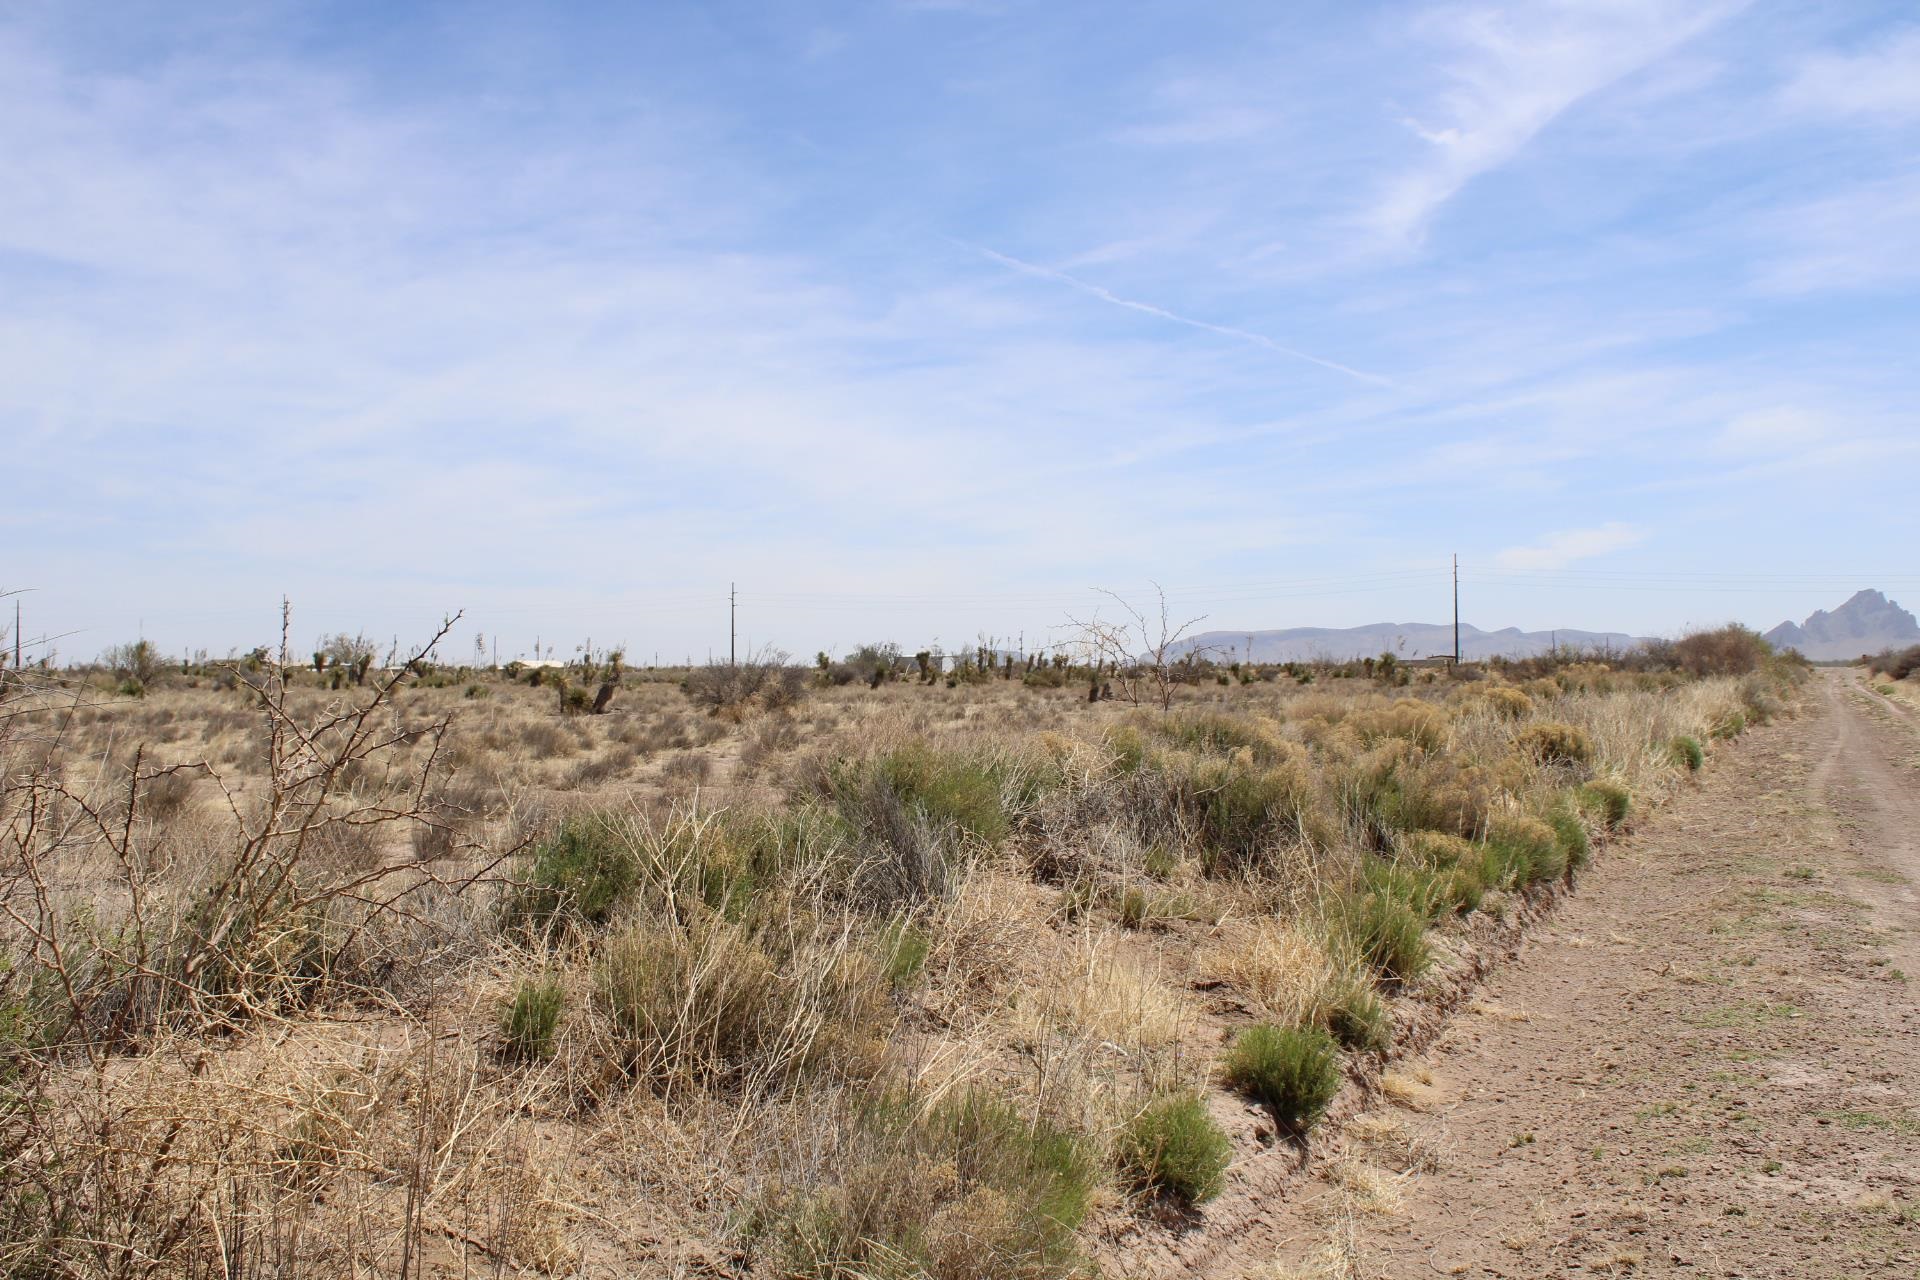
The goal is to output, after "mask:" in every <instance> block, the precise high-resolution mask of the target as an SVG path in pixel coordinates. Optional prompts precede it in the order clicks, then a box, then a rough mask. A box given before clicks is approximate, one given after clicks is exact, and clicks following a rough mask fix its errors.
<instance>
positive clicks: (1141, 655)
mask: <svg viewBox="0 0 1920 1280" xmlns="http://www.w3.org/2000/svg"><path fill="white" fill-rule="evenodd" d="M1094 590H1095V591H1096V592H1098V593H1099V594H1100V595H1103V596H1105V597H1107V598H1108V599H1109V600H1111V601H1113V602H1114V603H1115V604H1117V605H1119V606H1120V608H1121V610H1122V611H1123V612H1124V613H1125V614H1126V615H1127V617H1128V619H1130V622H1108V621H1106V620H1104V619H1102V618H1101V617H1100V614H1099V612H1098V611H1097V610H1096V611H1095V612H1094V613H1093V614H1092V615H1091V616H1089V617H1087V618H1085V619H1080V618H1074V617H1069V618H1068V619H1067V621H1068V623H1069V625H1071V626H1073V627H1074V628H1075V629H1076V630H1077V631H1078V632H1079V638H1080V644H1081V646H1082V648H1084V649H1085V650H1086V651H1087V653H1088V655H1089V657H1090V658H1091V659H1092V660H1093V664H1094V668H1095V678H1096V679H1098V678H1099V677H1100V676H1101V675H1102V674H1107V673H1110V674H1111V679H1112V683H1113V684H1114V685H1115V686H1116V687H1117V688H1118V690H1119V697H1120V698H1121V699H1122V700H1124V701H1126V702H1130V703H1133V704H1135V705H1138V704H1139V703H1140V702H1141V701H1142V695H1143V691H1142V686H1143V685H1145V686H1146V687H1147V692H1149V693H1150V695H1151V697H1152V698H1153V700H1154V701H1155V702H1156V703H1158V704H1159V706H1160V709H1161V710H1162V711H1166V710H1168V709H1170V708H1171V707H1172V706H1173V686H1174V685H1175V683H1177V682H1176V681H1175V679H1174V670H1173V663H1172V662H1171V661H1170V660H1169V658H1168V654H1169V653H1171V652H1172V650H1173V649H1174V647H1175V646H1177V645H1178V644H1179V643H1180V641H1181V640H1182V639H1183V638H1185V636H1186V635H1187V633H1188V632H1190V631H1191V630H1192V629H1193V628H1194V627H1196V626H1198V625H1199V624H1200V623H1202V622H1204V621H1206V615H1205V614H1202V615H1200V616H1199V617H1197V618H1189V619H1188V620H1187V621H1185V622H1182V623H1181V624H1180V625H1179V626H1174V625H1173V622H1172V615H1171V613H1170V612H1169V610H1168V608H1167V593H1166V590H1165V588H1163V587H1161V585H1160V584H1159V583H1158V582H1155V583H1154V584H1153V590H1154V595H1155V597H1156V599H1157V614H1156V616H1153V617H1149V615H1148V614H1147V613H1145V612H1143V611H1142V610H1141V609H1140V608H1139V607H1138V606H1137V605H1135V604H1134V603H1133V602H1132V601H1130V600H1128V599H1126V598H1125V597H1124V596H1121V595H1120V594H1119V593H1118V592H1115V591H1110V590H1108V589H1106V588H1105V587H1095V588H1094ZM1196 652H1198V651H1196Z"/></svg>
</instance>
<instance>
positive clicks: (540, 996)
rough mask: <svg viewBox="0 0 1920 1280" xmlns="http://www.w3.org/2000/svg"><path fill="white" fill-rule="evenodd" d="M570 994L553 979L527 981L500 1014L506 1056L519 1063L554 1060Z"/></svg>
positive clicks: (524, 981) (519, 987) (515, 989)
mask: <svg viewBox="0 0 1920 1280" xmlns="http://www.w3.org/2000/svg"><path fill="white" fill-rule="evenodd" d="M566 1003H567V994H566V992H565V991H564V990H563V989H562V988H561V986H560V984H559V983H558V982H556V981H554V980H553V979H552V978H526V979H523V980H522V981H521V983H520V985H519V986H517V987H515V988H514V990H513V999H511V1000H509V1001H508V1002H507V1003H506V1007H504V1008H503V1009H501V1011H500V1039H501V1041H502V1043H503V1044H504V1046H505V1056H506V1057H508V1058H510V1059H512V1060H514V1061H516V1062H544V1061H546V1060H547V1059H548V1058H551V1057H552V1056H553V1050H554V1042H555V1041H556V1040H557V1039H558V1037H559V1032H560V1015H561V1013H562V1012H564V1011H565V1009H566Z"/></svg>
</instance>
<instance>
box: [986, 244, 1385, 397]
mask: <svg viewBox="0 0 1920 1280" xmlns="http://www.w3.org/2000/svg"><path fill="white" fill-rule="evenodd" d="M954 243H955V244H958V245H960V246H961V247H962V248H966V249H971V250H973V251H974V252H975V253H978V254H980V255H981V256H982V257H984V258H987V259H989V260H990V261H993V262H997V263H999V264H1000V265H1001V266H1003V267H1006V268H1008V269H1009V270H1012V271H1018V272H1020V273H1021V274H1023V275H1029V276H1033V277H1035V278H1037V279H1041V280H1051V281H1053V282H1054V283H1056V284H1063V285H1066V286H1067V287H1068V288H1069V289H1075V290H1078V291H1079V292H1081V293H1084V294H1086V295H1087V296H1088V297H1090V298H1098V299H1099V300H1100V301H1102V302H1104V303H1107V304H1108V305H1109V306H1115V307H1121V308H1123V309H1125V310H1128V311H1136V312H1138V313H1140V314H1141V315H1145V316H1152V317H1154V318H1155V319H1157V320H1165V321H1167V322H1168V323H1169V324H1177V325H1184V326H1186V327H1187V328H1189V329H1198V330H1200V331H1201V332H1203V333H1211V334H1214V335H1216V336H1218V337H1222V338H1231V339H1233V340H1234V341H1235V342H1242V343H1245V344H1246V345H1248V346H1250V347H1258V348H1260V349H1261V350H1264V351H1271V352H1273V353H1274V354H1275V355H1282V356H1286V357H1287V358H1288V359H1290V360H1301V361H1305V362H1306V363H1307V364H1312V365H1318V366H1319V367H1320V368H1322V369H1330V370H1332V371H1333V372H1335V373H1339V374H1344V375H1345V376H1347V377H1349V378H1352V379H1354V380H1355V381H1356V382H1364V383H1367V384H1368V385H1370V386H1376V387H1390V386H1392V385H1393V380H1392V379H1390V378H1385V377H1382V376H1381V375H1379V374H1377V373H1368V372H1367V371H1366V370H1364V369H1356V368H1354V367H1353V366H1352V365H1345V364H1341V363H1340V362H1339V361H1337V360H1328V359H1326V358H1325V357H1323V356H1316V355H1314V354H1312V353H1311V352H1307V351H1302V350H1300V349H1299V348H1298V347H1290V346H1288V345H1286V344H1285V343H1283V342H1276V341H1274V340H1273V339H1272V338H1269V337H1268V336H1267V335H1265V334H1263V333H1254V332H1253V331H1252V330H1249V329H1239V328H1235V327H1234V326H1232V325H1227V324H1214V323H1213V322H1212V321H1209V320H1196V319H1194V318H1193V317H1192V316H1183V315H1181V314H1180V313H1179V312H1177V311H1169V310H1167V309H1166V308H1165V307H1161V306H1156V305H1154V304H1153V303H1151V302H1142V301H1140V300H1139V299H1137V298H1123V297H1121V296H1120V295H1119V294H1117V293H1115V292H1113V291H1112V290H1111V289H1104V288H1102V287H1101V286H1099V285H1097V284H1094V283H1092V282H1091V281H1087V280H1082V279H1081V278H1080V277H1079V276H1074V275H1069V274H1067V273H1066V272H1064V271H1057V270H1055V269H1054V268H1052V267H1043V266H1041V265H1040V264H1039V263H1037V262H1027V261H1024V260H1022V259H1020V258H1016V257H1014V256H1012V255H1011V254H1006V253H1001V252H1000V251H999V250H997V249H989V248H987V247H986V246H985V245H969V244H966V243H965V242H964V241H954Z"/></svg>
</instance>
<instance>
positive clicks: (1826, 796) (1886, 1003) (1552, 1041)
mask: <svg viewBox="0 0 1920 1280" xmlns="http://www.w3.org/2000/svg"><path fill="white" fill-rule="evenodd" d="M1808 702H1809V706H1808V707H1807V709H1806V710H1805V711H1804V712H1803V713H1802V714H1801V715H1799V716H1798V717H1796V718H1793V719H1789V720H1786V721H1783V722H1780V723H1777V724H1775V725H1772V726H1769V727H1767V728H1764V729H1761V730H1758V731H1755V732H1754V733H1752V734H1749V735H1748V736H1747V738H1746V739H1744V740H1743V741H1741V742H1740V743H1739V744H1737V745H1734V746H1730V747H1726V748H1723V749H1722V750H1720V751H1718V752H1716V753H1715V758H1714V759H1713V761H1712V762H1711V763H1710V764H1709V766H1708V770H1707V772H1706V773H1705V774H1704V775H1703V777H1702V780H1701V782H1700V784H1699V786H1698V788H1697V790H1695V791H1694V792H1693V793H1692V794H1690V795H1687V796H1683V797H1681V798H1679V799H1678V800H1676V801H1675V802H1674V803H1673V804H1672V805H1670V806H1669V807H1668V808H1667V809H1666V810H1665V811H1664V812H1662V813H1661V814H1660V815H1658V816H1657V817H1655V818H1653V819H1651V820H1649V821H1648V822H1647V824H1646V826H1645V827H1644V828H1643V829H1642V830H1641V831H1639V832H1638V833H1637V834H1635V835H1633V836H1631V837H1629V838H1627V839H1624V840H1621V841H1619V842H1616V843H1615V844H1613V845H1612V846H1611V847H1610V848H1609V849H1608V851H1607V853H1606V855H1605V857H1604V859H1603V861H1602V862H1601V863H1600V865H1599V866H1597V867H1596V868H1595V869H1594V870H1593V871H1592V872H1591V873H1590V874H1589V875H1588V876H1587V877H1586V878H1585V879H1584V880H1583V881H1582V882H1581V884H1580V886H1579V889H1578V892H1576V893H1574V894H1573V895H1571V896H1569V897H1567V898H1566V899H1564V900H1563V901H1562V902H1561V903H1560V904H1559V906H1558V907H1557V908H1556V909H1555V910H1554V911H1553V912H1552V913H1551V914H1550V915H1548V916H1546V917H1545V918H1544V919H1542V920H1539V921H1537V922H1535V923H1534V924H1533V926H1532V927H1531V928H1530V929H1529V930H1528V931H1527V933H1526V940H1525V942H1524V943H1523V944H1522V945H1521V946H1520V947H1519V949H1518V951H1517V954H1516V955H1515V956H1514V957H1513V958H1512V959H1510V960H1508V961H1507V962H1506V963H1504V964H1502V965H1500V966H1499V967H1498V968H1497V969H1496V970H1495V971H1494V972H1493V973H1492V974H1491V975H1490V976H1489V977H1487V978H1486V979H1485V981H1484V983H1483V984H1482V985H1481V986H1480V988H1479V989H1478V992H1477V994H1476V996H1475V998H1474V999H1473V1000H1472V1001H1471V1002H1470V1003H1469V1004H1467V1005H1466V1007H1465V1008H1464V1009H1463V1010H1462V1011H1461V1012H1459V1013H1457V1014H1456V1015H1455V1016H1454V1017H1452V1018H1451V1019H1450V1020H1449V1021H1448V1022H1447V1023H1446V1025H1445V1027H1444V1029H1442V1030H1441V1031H1440V1033H1439V1034H1438V1036H1437V1037H1436V1038H1435V1039H1434V1040H1433V1042H1432V1043H1431V1044H1430V1045H1429V1046H1428V1047H1427V1049H1426V1050H1425V1052H1424V1053H1422V1054H1420V1055H1419V1056H1417V1057H1414V1058H1412V1059H1410V1060H1408V1061H1406V1062H1404V1063H1402V1064H1400V1065H1399V1066H1398V1067H1397V1068H1396V1069H1395V1070H1394V1071H1392V1072H1390V1073H1389V1074H1388V1076H1387V1077H1386V1078H1385V1080H1384V1084H1383V1087H1382V1088H1380V1089H1379V1090H1377V1091H1375V1092H1374V1093H1373V1094H1372V1096H1371V1097H1370V1098H1369V1099H1368V1100H1367V1102H1366V1104H1365V1109H1364V1110H1361V1111H1359V1113H1358V1114H1354V1115H1351V1116H1349V1117H1348V1118H1347V1119H1346V1121H1345V1123H1344V1124H1343V1125H1342V1126H1341V1129H1340V1132H1341V1135H1342V1136H1340V1137H1338V1138H1335V1139H1333V1140H1331V1141H1322V1142H1319V1143H1317V1144H1316V1148H1317V1149H1316V1150H1314V1151H1312V1152H1311V1153H1309V1154H1308V1156H1307V1157H1306V1160H1307V1162H1308V1171H1307V1176H1305V1177H1296V1178H1295V1179H1293V1180H1292V1181H1291V1185H1290V1186H1288V1187H1287V1195H1286V1203H1285V1204H1284V1205H1281V1206H1271V1207H1269V1208H1268V1209H1267V1211H1266V1212H1265V1213H1263V1214H1261V1215H1259V1216H1258V1217H1255V1218H1253V1219H1252V1220H1251V1221H1249V1222H1247V1223H1246V1224H1245V1225H1244V1227H1243V1229H1241V1230H1240V1231H1238V1232H1237V1233H1236V1234H1235V1238H1233V1239H1231V1240H1216V1241H1215V1242H1214V1245H1213V1247H1212V1248H1210V1249H1208V1250H1207V1252H1208V1253H1209V1254H1210V1255H1211V1256H1210V1257H1209V1258H1208V1259H1207V1261H1206V1263H1205V1265H1204V1266H1201V1267H1197V1268H1193V1269H1192V1271H1190V1273H1198V1274H1205V1275H1209V1276H1217V1277H1227V1276H1236V1277H1237V1276H1264V1277H1275V1276H1282V1277H1284V1276H1326V1277H1374V1276H1380V1277H1402V1276H1421V1277H1427V1276H1434V1275H1461V1276H1505V1277H1537V1276H1546V1275H1563V1274H1578V1273H1583V1272H1598V1273H1601V1274H1615V1275H1622V1274H1624V1275H1635V1276H1655V1275H1658V1276H1667V1275H1686V1276H1796V1277H1799V1276H1822V1277H1825V1276H1835V1277H1838V1276H1874V1277H1878V1276H1920V1100H1917V1099H1916V1096H1915V1095H1916V1088H1920V1008H1917V1005H1920V985H1916V979H1920V897H1917V896H1916V888H1915V886H1916V884H1917V883H1920V718H1916V717H1915V716H1914V715H1913V714H1912V713H1911V712H1910V711H1908V710H1907V709H1906V708H1904V707H1900V706H1897V705H1896V704H1893V703H1891V702H1889V701H1888V700H1887V699H1885V698H1884V697H1882V696H1880V695H1879V694H1878V693H1875V692H1874V691H1873V690H1872V689H1871V688H1869V687H1867V686H1866V685H1865V684H1864V682H1863V681H1862V679H1861V674H1860V673H1859V672H1851V671H1850V672H1838V671H1830V672H1824V673H1821V674H1820V675H1819V676H1818V677H1817V678H1816V683H1815V685H1814V686H1813V687H1812V689H1811V690H1810V693H1809V698H1808ZM1118 1269H1119V1270H1122V1271H1124V1270H1127V1268H1125V1267H1124V1266H1123V1267H1121V1268H1118ZM1150 1269H1152V1270H1160V1269H1161V1268H1159V1267H1152V1268H1150Z"/></svg>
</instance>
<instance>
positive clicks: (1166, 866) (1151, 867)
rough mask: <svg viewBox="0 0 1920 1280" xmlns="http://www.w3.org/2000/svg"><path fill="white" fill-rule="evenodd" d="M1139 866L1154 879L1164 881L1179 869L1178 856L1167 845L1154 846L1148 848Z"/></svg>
mask: <svg viewBox="0 0 1920 1280" xmlns="http://www.w3.org/2000/svg"><path fill="white" fill-rule="evenodd" d="M1141 865H1142V867H1143V869H1144V870H1145V871H1146V873H1147V874H1148V875H1150V876H1152V877H1153V878H1154V879H1156V880H1165V879H1166V878H1167V877H1168V876H1171V875H1172V874H1173V873H1174V872H1176V871H1178V870H1179V869H1180V855H1179V853H1178V852H1177V851H1175V850H1174V849H1172V848H1169V847H1168V846H1167V845H1164V844H1155V845H1153V846H1151V847H1150V848H1148V850H1147V853H1146V857H1145V858H1144V859H1143V860H1142V863H1141Z"/></svg>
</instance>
